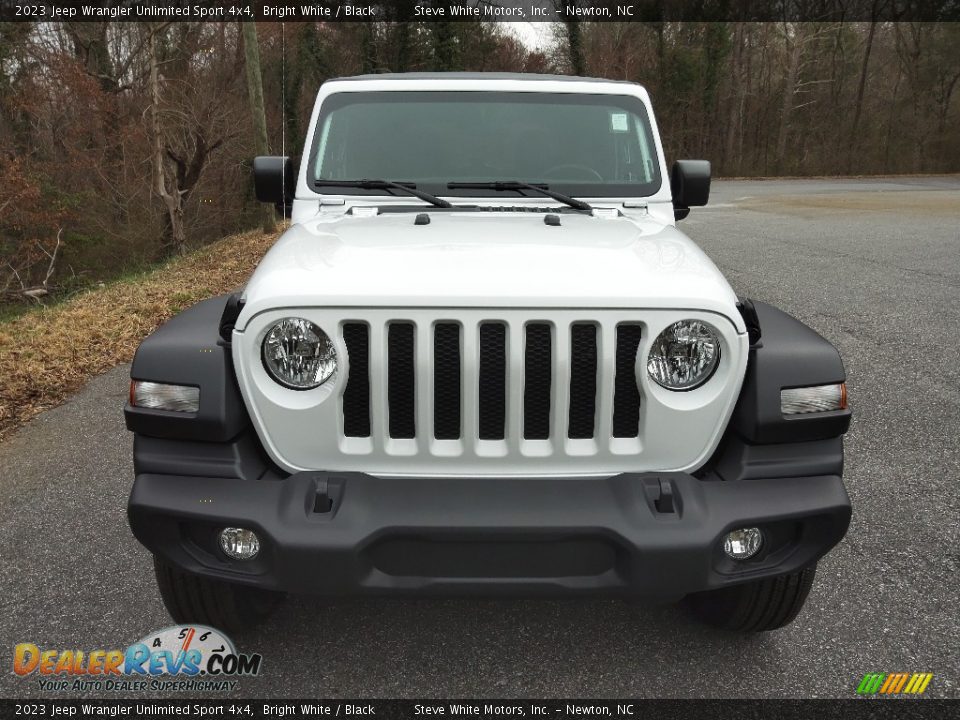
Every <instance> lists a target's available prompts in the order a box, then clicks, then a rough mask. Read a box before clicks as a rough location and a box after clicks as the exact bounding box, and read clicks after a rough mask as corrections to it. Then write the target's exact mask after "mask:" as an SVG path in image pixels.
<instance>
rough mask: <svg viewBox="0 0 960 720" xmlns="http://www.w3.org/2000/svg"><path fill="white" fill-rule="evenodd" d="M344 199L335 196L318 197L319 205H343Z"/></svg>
mask: <svg viewBox="0 0 960 720" xmlns="http://www.w3.org/2000/svg"><path fill="white" fill-rule="evenodd" d="M345 204H346V201H345V200H344V199H343V198H336V197H322V198H320V205H321V206H323V205H345Z"/></svg>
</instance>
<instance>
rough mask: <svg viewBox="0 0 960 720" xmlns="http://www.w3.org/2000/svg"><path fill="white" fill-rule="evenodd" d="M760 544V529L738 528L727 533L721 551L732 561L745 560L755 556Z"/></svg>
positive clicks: (761, 537) (761, 536) (761, 539)
mask: <svg viewBox="0 0 960 720" xmlns="http://www.w3.org/2000/svg"><path fill="white" fill-rule="evenodd" d="M762 544H763V534H762V533H761V532H760V528H755V527H751V528H740V529H739V530H734V531H733V532H729V533H727V536H726V537H725V538H724V539H723V551H724V552H725V553H726V554H727V555H729V556H730V557H732V558H733V559H734V560H746V559H747V558H751V557H753V556H754V555H756V554H757V551H758V550H759V549H760V545H762Z"/></svg>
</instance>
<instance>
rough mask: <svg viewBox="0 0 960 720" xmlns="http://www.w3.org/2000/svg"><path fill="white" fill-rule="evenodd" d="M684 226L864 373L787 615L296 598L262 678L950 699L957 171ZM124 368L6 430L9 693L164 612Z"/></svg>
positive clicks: (958, 406) (287, 692)
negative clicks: (140, 509)
mask: <svg viewBox="0 0 960 720" xmlns="http://www.w3.org/2000/svg"><path fill="white" fill-rule="evenodd" d="M713 200H714V203H713V205H712V206H710V207H708V208H705V209H702V210H700V209H698V210H695V211H694V213H693V214H692V215H691V217H690V218H689V219H688V220H686V221H684V223H683V224H682V225H683V227H684V229H685V230H686V231H687V232H688V233H690V234H691V235H692V236H693V237H694V238H695V239H696V240H697V241H699V242H700V243H701V244H702V245H703V247H704V248H705V249H706V250H707V252H709V253H710V254H711V256H712V257H713V258H714V259H715V260H716V262H717V263H718V264H719V265H720V267H721V268H722V269H723V270H724V272H726V273H727V275H728V277H729V278H730V280H731V282H732V283H733V285H734V287H735V288H736V289H737V291H738V292H740V293H741V294H745V295H749V296H752V297H755V298H758V299H762V300H765V301H768V302H772V303H776V304H778V305H780V306H782V307H784V308H785V309H786V310H788V311H790V312H792V313H794V314H796V315H797V316H798V317H800V318H801V319H802V320H804V321H805V322H807V323H808V324H810V325H812V326H813V327H814V328H816V329H817V330H818V331H819V332H821V333H822V334H823V335H825V336H826V337H827V338H829V339H830V340H831V341H832V342H834V343H835V344H836V345H837V346H838V347H839V348H840V351H841V353H842V354H843V356H844V359H845V361H846V364H847V368H848V371H849V374H850V390H851V396H852V401H853V405H854V408H855V411H856V420H855V423H854V426H853V430H852V432H851V434H850V435H849V436H848V441H847V453H848V455H847V457H848V474H847V481H848V487H849V491H850V495H851V497H852V499H853V503H854V520H853V525H852V527H851V530H850V533H849V535H848V536H847V538H846V539H845V540H844V542H843V543H842V544H841V545H840V546H839V547H838V548H837V549H836V550H835V551H834V552H833V553H832V554H830V555H829V556H828V557H827V558H826V559H825V560H824V561H823V562H822V563H821V567H820V573H819V579H818V582H817V584H816V585H815V587H814V591H813V593H812V595H811V597H810V600H809V602H808V604H807V607H806V609H805V611H804V612H803V614H802V615H801V616H800V618H799V620H798V621H797V622H796V623H795V624H794V625H792V626H790V627H789V628H787V629H785V630H782V631H779V632H776V633H771V634H767V635H763V636H759V637H738V636H730V635H727V634H723V633H719V632H714V631H709V630H704V629H702V628H701V627H700V626H698V625H697V624H695V623H694V622H692V621H690V620H688V619H687V618H686V617H685V616H683V615H682V614H681V613H679V612H678V611H676V610H675V609H673V608H670V607H666V608H656V607H654V608H645V607H637V606H634V605H630V604H626V603H623V602H619V601H609V600H593V601H549V602H543V601H537V602H533V601H491V600H483V601H480V600H463V601H433V600H421V601H413V602H411V601H364V602H342V603H338V604H336V605H334V606H323V605H320V604H318V603H316V602H313V601H311V600H303V599H299V600H293V601H290V602H288V603H287V604H286V605H285V606H284V607H283V608H282V610H281V611H280V612H279V613H278V614H277V615H276V617H275V618H274V619H273V620H272V621H271V622H270V623H269V624H268V625H267V626H266V627H264V628H263V629H262V630H259V631H257V632H256V633H253V634H251V635H249V636H248V637H245V638H243V639H242V642H241V645H242V646H243V647H244V648H245V649H247V650H250V651H253V650H256V651H260V652H262V653H263V655H264V657H265V667H264V673H263V675H262V676H261V677H259V678H257V679H251V680H245V681H243V682H242V684H241V688H240V692H241V693H242V694H244V695H258V696H259V695H264V696H267V695H269V696H275V697H282V696H310V697H321V696H380V697H397V696H432V697H444V696H453V697H458V696H459V697H465V696H487V697H492V696H637V697H642V696H649V697H671V696H672V697H699V696H727V697H731V696H732V697H741V696H742V697H773V696H831V697H832V696H836V697H849V696H850V695H851V693H852V690H853V687H854V685H855V681H856V679H857V678H858V676H862V674H863V673H865V672H868V671H894V670H897V671H921V670H922V671H928V672H933V673H935V675H936V677H935V679H934V681H933V683H932V684H931V686H930V688H929V690H928V691H927V692H928V694H930V695H935V696H953V697H958V696H960V689H958V685H960V654H958V649H957V640H958V638H960V612H958V608H960V592H958V583H957V570H958V564H960V558H958V547H960V542H958V541H960V538H958V534H960V530H958V527H960V510H958V506H960V500H958V489H960V486H958V482H960V342H958V334H960V179H957V178H938V179H905V180H897V181H887V180H880V181H869V182H868V181H846V182H837V181H830V182H821V181H797V182H794V181H790V182H785V181H777V182H773V181H768V182H725V183H717V184H716V185H715V192H714V197H713ZM126 372H127V369H126V368H117V369H116V370H113V371H111V372H109V373H107V374H105V375H103V376H101V377H99V378H97V379H95V380H93V381H92V382H91V383H90V384H89V385H88V386H87V388H86V389H85V390H84V391H83V392H82V393H80V394H79V395H78V396H77V397H76V398H75V399H73V400H72V401H71V402H69V403H68V404H66V405H64V406H62V407H60V408H57V409H55V410H52V411H49V412H47V413H45V414H44V415H42V416H41V417H39V418H37V419H36V420H35V421H34V422H33V423H31V424H30V425H29V426H27V427H26V428H24V429H23V430H22V431H21V432H19V433H18V434H17V435H15V436H14V437H12V438H11V439H10V440H9V441H7V442H6V443H4V444H3V445H0V468H3V470H2V474H3V478H2V482H0V507H2V510H0V588H2V590H0V656H2V658H3V659H2V663H3V668H4V669H3V671H0V695H2V696H25V695H29V694H37V693H38V690H37V687H36V685H35V680H30V681H23V680H21V679H19V678H16V677H15V676H13V675H12V674H10V673H9V668H10V667H11V655H12V647H13V645H14V644H15V643H17V642H24V641H30V642H34V643H37V644H39V645H44V646H47V647H60V648H64V647H68V648H83V649H95V648H114V647H118V646H124V645H125V644H126V643H129V642H132V641H134V640H136V639H138V638H140V637H141V636H143V635H144V634H146V633H147V632H149V631H151V630H154V629H157V628H160V627H163V626H165V625H166V624H168V619H167V616H166V615H165V613H164V610H163V608H162V606H161V605H160V601H159V599H158V597H157V593H156V592H155V589H154V585H153V578H152V575H151V571H150V562H149V558H148V556H147V554H146V553H145V552H144V551H143V550H142V549H141V548H140V547H139V545H137V544H136V543H135V542H134V541H133V539H132V537H131V536H130V534H129V532H128V530H127V526H126V521H125V516H124V506H125V502H126V498H127V493H128V489H129V485H130V480H131V475H132V469H131V463H130V445H131V439H130V437H129V436H128V435H127V434H126V433H125V432H124V429H123V420H122V416H121V412H120V407H121V405H122V403H123V400H124V397H125V394H126V383H127V380H126Z"/></svg>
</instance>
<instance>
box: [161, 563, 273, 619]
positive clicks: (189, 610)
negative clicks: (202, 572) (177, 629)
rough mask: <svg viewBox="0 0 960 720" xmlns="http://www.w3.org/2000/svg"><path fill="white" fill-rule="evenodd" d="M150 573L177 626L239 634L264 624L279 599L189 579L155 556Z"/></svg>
mask: <svg viewBox="0 0 960 720" xmlns="http://www.w3.org/2000/svg"><path fill="white" fill-rule="evenodd" d="M153 571H154V574H155V575H156V578H157V588H158V589H159V590H160V597H161V598H162V599H163V604H164V606H165V607H166V608H167V612H168V613H170V617H172V618H173V620H174V621H175V622H177V623H180V624H190V623H196V624H198V625H210V626H211V627H214V628H217V629H218V630H223V631H226V632H231V633H236V632H243V631H245V630H249V629H251V628H254V627H256V626H257V625H258V624H260V623H261V622H263V621H264V620H266V618H267V617H268V616H269V615H270V613H271V611H272V610H273V607H274V605H276V603H277V602H278V601H279V600H280V598H281V597H282V595H281V594H280V593H275V592H271V591H268V590H261V589H259V588H251V587H246V586H244V585H236V584H234V583H229V582H223V581H222V580H210V579H208V578H204V577H200V576H199V575H193V574H191V573H187V572H184V571H183V570H180V569H179V568H177V567H174V566H173V565H171V564H170V563H168V562H166V561H165V560H161V559H160V558H158V557H156V556H154V558H153Z"/></svg>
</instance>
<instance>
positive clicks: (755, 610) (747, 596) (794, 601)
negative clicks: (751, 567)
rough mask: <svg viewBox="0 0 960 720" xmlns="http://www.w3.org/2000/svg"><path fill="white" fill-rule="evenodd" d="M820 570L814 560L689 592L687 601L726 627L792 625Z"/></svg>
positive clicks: (703, 617) (750, 628)
mask: <svg viewBox="0 0 960 720" xmlns="http://www.w3.org/2000/svg"><path fill="white" fill-rule="evenodd" d="M816 572H817V566H816V563H814V564H813V565H811V566H810V567H807V568H804V569H803V570H801V571H800V572H797V573H793V574H792V575H781V576H780V577H775V578H767V579H764V580H754V581H753V582H748V583H744V584H743V585H733V586H731V587H727V588H722V589H720V590H708V591H707V592H702V593H696V594H694V595H689V596H687V597H686V598H684V600H683V604H684V605H685V606H686V607H687V609H688V610H689V611H690V612H692V613H693V614H694V615H695V616H697V617H698V618H699V619H700V620H702V621H704V622H705V623H707V624H709V625H713V626H714V627H718V628H722V629H724V630H732V631H734V632H764V631H766V630H776V629H777V628H782V627H783V626H784V625H789V624H790V623H791V622H793V619H794V618H795V617H796V616H797V613H799V612H800V609H801V608H802V607H803V604H804V602H806V600H807V595H809V594H810V588H811V587H813V578H814V575H816Z"/></svg>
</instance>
